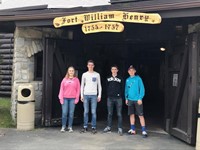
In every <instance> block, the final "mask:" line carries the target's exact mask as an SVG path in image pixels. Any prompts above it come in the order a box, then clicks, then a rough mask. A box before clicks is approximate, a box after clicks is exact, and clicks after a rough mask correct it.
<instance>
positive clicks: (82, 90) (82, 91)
mask: <svg viewBox="0 0 200 150" xmlns="http://www.w3.org/2000/svg"><path fill="white" fill-rule="evenodd" d="M84 86H85V77H84V74H83V75H82V77H81V101H83V93H84Z"/></svg>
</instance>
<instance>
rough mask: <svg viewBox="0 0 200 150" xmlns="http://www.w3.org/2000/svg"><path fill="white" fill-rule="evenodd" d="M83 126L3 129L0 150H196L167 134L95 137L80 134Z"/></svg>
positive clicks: (114, 134)
mask: <svg viewBox="0 0 200 150" xmlns="http://www.w3.org/2000/svg"><path fill="white" fill-rule="evenodd" d="M80 128H81V127H80V126H75V127H74V132H73V133H68V132H65V133H60V132H59V130H60V128H56V127H55V128H39V129H35V130H33V131H18V130H16V129H0V150H62V149H63V150H146V149H149V150H194V149H195V148H194V147H192V146H190V145H188V144H186V143H184V142H182V141H180V140H178V139H176V138H174V137H172V136H170V135H168V134H167V133H165V132H154V131H149V137H148V138H142V136H141V135H140V133H138V134H137V135H134V136H133V135H128V134H126V133H125V134H124V135H123V136H119V135H118V134H117V131H113V132H112V133H110V134H109V133H102V132H101V131H98V133H97V134H95V135H92V134H91V133H90V132H88V133H84V134H80V133H79V130H80Z"/></svg>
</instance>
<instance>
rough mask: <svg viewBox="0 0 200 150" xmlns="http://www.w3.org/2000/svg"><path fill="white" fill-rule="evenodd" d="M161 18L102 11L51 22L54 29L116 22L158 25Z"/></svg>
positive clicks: (145, 14) (153, 14)
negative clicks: (101, 22) (92, 23)
mask: <svg viewBox="0 0 200 150" xmlns="http://www.w3.org/2000/svg"><path fill="white" fill-rule="evenodd" d="M161 20H162V19H161V17H160V15H159V14H157V13H138V12H124V11H102V12H94V13H85V14H78V15H71V16H64V17H57V18H55V19H54V20H53V25H54V27H55V28H59V27H62V26H71V25H78V24H86V23H91V22H99V21H118V22H130V23H145V24H159V23H161Z"/></svg>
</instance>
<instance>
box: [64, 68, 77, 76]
mask: <svg viewBox="0 0 200 150" xmlns="http://www.w3.org/2000/svg"><path fill="white" fill-rule="evenodd" d="M70 68H72V69H73V70H74V76H73V77H76V73H75V68H74V67H73V66H70V67H68V69H67V73H66V75H65V78H69V69H70Z"/></svg>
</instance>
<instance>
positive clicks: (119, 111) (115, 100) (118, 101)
mask: <svg viewBox="0 0 200 150" xmlns="http://www.w3.org/2000/svg"><path fill="white" fill-rule="evenodd" d="M114 105H115V107H116V111H117V117H118V128H122V98H108V99H107V108H108V126H109V127H112V116H113V108H114Z"/></svg>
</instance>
